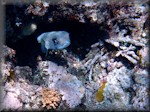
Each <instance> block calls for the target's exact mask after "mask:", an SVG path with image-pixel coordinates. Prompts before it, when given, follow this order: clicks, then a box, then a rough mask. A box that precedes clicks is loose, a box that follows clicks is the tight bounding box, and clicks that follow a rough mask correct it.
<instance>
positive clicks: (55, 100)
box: [42, 88, 61, 109]
mask: <svg viewBox="0 0 150 112" xmlns="http://www.w3.org/2000/svg"><path fill="white" fill-rule="evenodd" d="M60 101H61V95H60V94H59V93H58V91H56V90H52V89H48V88H44V89H42V104H43V107H46V108H47V109H52V108H53V109H56V108H57V107H58V104H59V103H60Z"/></svg>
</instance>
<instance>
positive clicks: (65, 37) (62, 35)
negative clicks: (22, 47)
mask: <svg viewBox="0 0 150 112" xmlns="http://www.w3.org/2000/svg"><path fill="white" fill-rule="evenodd" d="M37 41H38V42H39V43H41V49H42V52H47V51H48V49H53V50H60V49H64V48H66V47H68V46H69V45H70V38H69V33H68V32H66V31H52V32H46V33H43V34H41V35H40V36H38V38H37Z"/></svg>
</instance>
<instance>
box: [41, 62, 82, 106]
mask: <svg viewBox="0 0 150 112" xmlns="http://www.w3.org/2000/svg"><path fill="white" fill-rule="evenodd" d="M40 63H41V64H40V65H43V67H42V66H40V67H42V68H41V69H42V70H44V71H47V73H48V74H49V76H48V78H47V80H46V83H47V84H46V85H48V87H49V88H50V89H56V90H58V91H59V92H60V94H62V95H63V96H62V100H63V101H66V103H67V105H68V106H69V107H70V108H74V107H76V106H77V105H79V104H80V103H81V99H82V98H83V96H84V93H85V88H84V86H83V84H82V82H81V81H80V80H78V78H77V77H76V76H73V75H72V74H70V73H67V70H66V69H65V68H64V67H62V66H58V65H57V64H55V63H53V62H51V61H42V62H40ZM39 73H41V72H39ZM44 74H45V73H44ZM44 74H43V75H44Z"/></svg>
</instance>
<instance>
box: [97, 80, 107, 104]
mask: <svg viewBox="0 0 150 112" xmlns="http://www.w3.org/2000/svg"><path fill="white" fill-rule="evenodd" d="M105 85H106V82H103V83H102V86H101V87H100V88H99V90H98V91H97V93H96V100H97V101H99V102H102V101H103V100H104V95H103V93H104V88H105Z"/></svg>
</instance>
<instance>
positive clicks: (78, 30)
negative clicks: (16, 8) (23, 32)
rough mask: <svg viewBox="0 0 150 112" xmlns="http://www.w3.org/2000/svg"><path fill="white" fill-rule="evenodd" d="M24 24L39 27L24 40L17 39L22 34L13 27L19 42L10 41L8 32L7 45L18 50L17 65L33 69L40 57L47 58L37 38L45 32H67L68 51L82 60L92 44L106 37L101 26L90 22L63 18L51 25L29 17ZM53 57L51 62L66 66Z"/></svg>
mask: <svg viewBox="0 0 150 112" xmlns="http://www.w3.org/2000/svg"><path fill="white" fill-rule="evenodd" d="M7 16H8V17H11V13H8V15H7V11H6V17H7ZM23 17H25V16H23ZM13 18H14V19H15V16H13ZM30 18H31V17H30ZM7 19H8V18H7ZM11 19H12V18H11ZM12 20H13V19H12ZM10 21H11V20H10ZM13 22H14V24H13V25H15V21H13ZM24 22H25V23H29V22H33V23H34V24H36V25H37V30H36V31H35V32H34V33H33V34H31V35H29V36H25V37H23V38H22V39H17V36H18V35H20V34H19V33H18V32H17V31H18V29H15V28H16V27H13V28H14V31H16V32H15V34H16V35H17V36H16V35H12V37H13V38H14V36H16V37H15V38H16V40H17V41H15V42H12V41H10V37H11V36H10V37H9V38H8V35H7V32H6V45H8V46H9V47H11V48H13V49H15V50H16V58H17V64H16V65H19V66H30V67H32V68H33V67H35V66H36V63H37V57H38V56H39V55H41V56H42V57H43V58H44V57H45V54H43V53H42V52H41V47H40V44H39V43H38V42H37V37H38V36H39V35H40V34H42V33H44V32H50V31H67V32H68V33H69V34H70V39H71V45H70V46H69V47H67V48H66V50H67V51H69V52H71V53H73V54H74V55H76V56H78V57H79V59H80V60H82V59H84V58H85V55H86V54H87V53H88V52H89V50H90V48H91V45H92V44H94V43H96V42H98V41H99V39H102V38H103V37H105V36H103V34H104V31H102V30H100V25H98V24H93V23H89V22H88V23H80V22H78V21H77V20H67V19H65V18H62V19H60V20H59V21H54V22H52V23H49V22H48V21H46V19H45V18H43V19H40V20H39V18H38V19H37V18H34V19H28V18H27V17H26V18H24ZM6 29H7V26H6ZM19 30H20V29H19ZM102 40H103V39H102ZM51 57H52V58H51V59H50V60H51V61H54V62H56V63H58V64H66V60H64V59H61V58H60V57H59V56H57V55H55V54H54V55H52V56H51ZM45 59H46V58H45ZM58 60H59V61H58Z"/></svg>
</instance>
